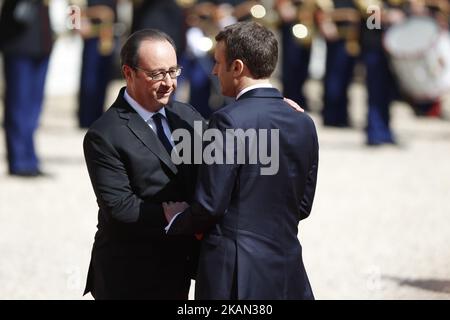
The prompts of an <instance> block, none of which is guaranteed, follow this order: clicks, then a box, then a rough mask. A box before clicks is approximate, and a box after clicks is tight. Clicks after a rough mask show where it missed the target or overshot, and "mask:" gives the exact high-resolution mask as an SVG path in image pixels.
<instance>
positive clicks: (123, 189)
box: [83, 130, 167, 234]
mask: <svg viewBox="0 0 450 320" xmlns="http://www.w3.org/2000/svg"><path fill="white" fill-rule="evenodd" d="M83 147H84V155H85V159H86V164H87V168H88V171H89V176H90V178H91V183H92V186H93V188H94V192H95V195H96V196H97V203H98V205H99V207H100V209H101V211H102V212H103V213H106V218H107V219H108V220H109V221H110V222H112V223H113V224H120V227H122V228H125V229H127V228H129V229H132V230H130V231H134V232H142V233H145V234H149V233H156V234H161V233H163V231H164V226H165V225H166V224H167V223H166V221H165V218H164V212H163V209H162V206H161V204H156V203H150V202H147V201H143V200H142V199H140V198H139V197H138V196H137V195H136V194H135V193H134V192H133V190H132V188H131V184H130V181H129V178H128V175H127V172H126V168H125V164H124V162H123V161H122V159H121V158H120V156H119V154H118V152H117V151H116V150H115V149H114V148H113V146H112V145H111V144H110V143H108V142H107V141H106V140H105V139H104V138H102V137H101V135H100V134H97V133H96V132H95V131H92V130H90V131H88V133H87V134H86V136H85V138H84V144H83Z"/></svg>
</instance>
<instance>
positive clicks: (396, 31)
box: [384, 17, 439, 58]
mask: <svg viewBox="0 0 450 320" xmlns="http://www.w3.org/2000/svg"><path fill="white" fill-rule="evenodd" d="M438 37H439V26H438V25H437V24H436V22H435V21H434V20H433V19H431V18H428V17H412V18H409V19H407V20H406V21H404V22H402V23H399V24H397V25H394V26H392V27H391V28H389V29H388V31H387V32H386V34H385V37H384V46H385V48H386V50H387V51H388V52H389V54H391V55H392V56H394V57H398V58H400V57H403V58H407V57H413V56H418V55H421V54H423V53H424V51H426V50H428V49H430V47H432V46H433V45H434V44H435V43H436V40H437V38H438Z"/></svg>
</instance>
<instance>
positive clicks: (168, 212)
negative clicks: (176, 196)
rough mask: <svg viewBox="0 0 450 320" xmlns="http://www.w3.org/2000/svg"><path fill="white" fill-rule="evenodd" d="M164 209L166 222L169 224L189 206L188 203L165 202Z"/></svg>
mask: <svg viewBox="0 0 450 320" xmlns="http://www.w3.org/2000/svg"><path fill="white" fill-rule="evenodd" d="M162 206H163V209H164V215H165V216H166V220H167V222H168V223H169V222H170V221H172V219H173V217H174V216H175V215H176V214H177V213H179V212H183V211H184V210H185V209H186V208H188V207H189V205H188V204H187V203H186V202H172V201H169V202H163V204H162Z"/></svg>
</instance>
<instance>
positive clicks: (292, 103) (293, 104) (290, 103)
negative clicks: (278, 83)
mask: <svg viewBox="0 0 450 320" xmlns="http://www.w3.org/2000/svg"><path fill="white" fill-rule="evenodd" d="M284 101H285V102H287V103H288V104H289V105H290V106H291V107H292V108H294V109H295V110H297V111H299V112H305V110H304V109H303V108H302V107H300V106H299V105H298V104H297V102H295V101H294V100H291V99H289V98H284Z"/></svg>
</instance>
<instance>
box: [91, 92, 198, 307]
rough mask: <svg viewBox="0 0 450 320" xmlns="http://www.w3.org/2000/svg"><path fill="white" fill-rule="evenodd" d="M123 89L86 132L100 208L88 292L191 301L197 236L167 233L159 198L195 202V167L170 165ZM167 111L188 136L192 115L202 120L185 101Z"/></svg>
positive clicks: (109, 296)
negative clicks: (193, 199) (190, 289)
mask: <svg viewBox="0 0 450 320" xmlns="http://www.w3.org/2000/svg"><path fill="white" fill-rule="evenodd" d="M124 90H125V88H122V90H121V91H120V93H119V96H118V98H117V100H116V101H115V102H114V104H113V105H112V106H111V108H109V110H108V111H106V112H105V113H104V114H103V115H102V117H100V118H99V119H98V120H97V121H96V122H95V123H94V124H93V125H92V126H91V128H90V129H89V130H88V132H87V133H86V136H85V138H84V154H85V159H86V164H87V168H88V171H89V176H90V179H91V182H92V186H93V188H94V191H95V195H96V197H97V203H98V206H99V212H98V226H97V228H98V231H97V233H96V235H95V242H94V245H93V250H92V258H91V264H90V268H89V272H88V279H87V284H86V291H85V293H87V292H89V291H90V292H91V293H92V295H93V296H94V297H95V298H96V299H186V298H187V295H188V292H189V285H190V275H191V273H190V271H191V270H192V268H195V267H193V266H192V263H195V262H196V261H195V255H194V252H195V245H196V241H195V240H194V237H193V236H179V237H174V238H170V237H168V236H166V234H165V232H164V227H165V226H166V225H167V222H166V219H165V217H164V212H163V209H162V206H161V203H162V202H164V201H187V202H190V201H191V200H192V197H193V192H194V186H195V181H196V167H195V166H194V165H179V166H176V165H174V164H173V163H172V161H171V158H170V156H169V154H168V153H167V151H166V150H165V149H164V147H163V145H162V143H161V142H160V140H159V139H158V137H157V135H156V134H155V133H154V132H153V130H152V129H151V128H150V127H149V126H148V124H147V123H146V122H145V121H144V120H143V119H142V118H141V117H140V116H139V114H138V113H136V111H135V110H134V109H133V108H132V107H131V106H130V105H129V104H128V103H127V102H126V100H125V99H124V98H123V94H124ZM166 115H167V118H168V121H169V125H170V127H171V129H172V130H175V129H178V128H184V129H186V130H188V131H189V132H190V133H191V134H194V130H193V123H194V121H196V120H198V121H203V119H202V117H201V116H200V115H199V114H198V113H197V111H196V110H195V109H194V108H193V107H192V106H190V105H187V104H184V103H180V102H171V103H170V104H169V105H167V106H166Z"/></svg>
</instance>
